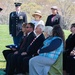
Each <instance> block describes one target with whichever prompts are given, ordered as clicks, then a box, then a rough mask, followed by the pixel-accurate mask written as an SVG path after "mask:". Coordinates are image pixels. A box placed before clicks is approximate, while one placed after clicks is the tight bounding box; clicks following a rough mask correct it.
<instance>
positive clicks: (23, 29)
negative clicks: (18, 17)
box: [3, 23, 27, 61]
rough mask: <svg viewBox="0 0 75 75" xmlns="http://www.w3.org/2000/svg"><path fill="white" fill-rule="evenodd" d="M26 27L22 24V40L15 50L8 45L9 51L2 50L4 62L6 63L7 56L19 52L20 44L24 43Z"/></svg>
mask: <svg viewBox="0 0 75 75" xmlns="http://www.w3.org/2000/svg"><path fill="white" fill-rule="evenodd" d="M26 25H27V23H23V25H22V32H23V37H22V39H21V42H20V44H19V46H18V47H17V48H16V47H11V46H10V45H9V49H7V50H3V56H4V58H5V59H6V61H7V56H8V55H9V54H10V53H14V52H15V51H16V50H19V49H20V47H21V44H22V43H23V41H24V38H25V36H26V34H27V33H26V28H25V27H26Z"/></svg>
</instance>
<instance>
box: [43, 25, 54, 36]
mask: <svg viewBox="0 0 75 75" xmlns="http://www.w3.org/2000/svg"><path fill="white" fill-rule="evenodd" d="M52 29H53V27H51V26H46V27H45V30H44V32H46V33H47V34H48V35H49V36H51V35H52Z"/></svg>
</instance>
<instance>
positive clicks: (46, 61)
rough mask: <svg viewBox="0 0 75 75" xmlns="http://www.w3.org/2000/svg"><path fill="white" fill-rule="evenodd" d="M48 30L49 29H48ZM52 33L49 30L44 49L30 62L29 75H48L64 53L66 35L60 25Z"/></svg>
mask: <svg viewBox="0 0 75 75" xmlns="http://www.w3.org/2000/svg"><path fill="white" fill-rule="evenodd" d="M47 29H48V27H47ZM50 29H51V32H52V37H51V34H49V33H51V32H49V30H48V32H49V33H48V34H47V36H48V35H50V37H47V39H46V40H45V41H44V42H43V47H42V48H40V49H39V50H38V52H37V53H38V54H39V55H38V56H35V57H33V58H31V59H30V60H29V75H48V71H49V69H50V66H51V65H52V64H54V63H55V61H56V60H57V58H58V56H59V55H60V53H61V52H62V51H63V41H64V35H63V31H62V29H61V27H60V26H59V25H57V26H55V27H54V28H53V29H52V28H50Z"/></svg>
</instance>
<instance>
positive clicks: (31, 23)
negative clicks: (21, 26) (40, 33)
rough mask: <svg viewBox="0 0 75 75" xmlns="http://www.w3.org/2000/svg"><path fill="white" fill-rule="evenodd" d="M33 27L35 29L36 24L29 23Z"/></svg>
mask: <svg viewBox="0 0 75 75" xmlns="http://www.w3.org/2000/svg"><path fill="white" fill-rule="evenodd" d="M28 24H29V25H30V26H31V27H32V28H33V30H34V28H35V25H34V24H33V23H31V22H30V23H28Z"/></svg>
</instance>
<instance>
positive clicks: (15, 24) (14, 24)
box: [9, 12, 27, 36]
mask: <svg viewBox="0 0 75 75" xmlns="http://www.w3.org/2000/svg"><path fill="white" fill-rule="evenodd" d="M23 22H25V23H27V16H26V13H24V12H20V13H19V15H17V14H16V12H11V13H10V16H9V33H10V34H11V35H12V36H17V35H19V34H21V33H20V31H21V30H22V24H23Z"/></svg>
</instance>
